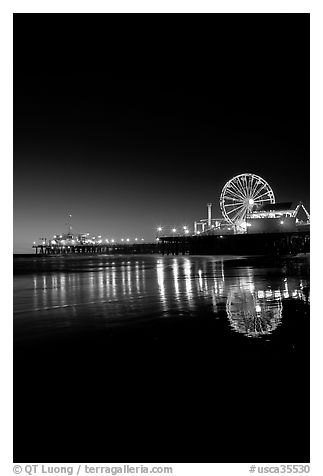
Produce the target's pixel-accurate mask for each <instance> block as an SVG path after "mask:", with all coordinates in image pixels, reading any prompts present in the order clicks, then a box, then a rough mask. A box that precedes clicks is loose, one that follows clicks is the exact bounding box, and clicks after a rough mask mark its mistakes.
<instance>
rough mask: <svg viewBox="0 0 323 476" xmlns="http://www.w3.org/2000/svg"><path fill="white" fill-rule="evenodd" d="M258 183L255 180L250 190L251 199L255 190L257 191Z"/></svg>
mask: <svg viewBox="0 0 323 476" xmlns="http://www.w3.org/2000/svg"><path fill="white" fill-rule="evenodd" d="M259 183H260V182H259V181H258V180H255V184H254V186H253V187H252V189H251V196H252V197H253V196H254V195H255V193H256V189H257V187H258V185H259Z"/></svg>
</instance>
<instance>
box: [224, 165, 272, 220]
mask: <svg viewBox="0 0 323 476" xmlns="http://www.w3.org/2000/svg"><path fill="white" fill-rule="evenodd" d="M266 203H275V195H274V192H273V191H272V189H271V187H270V185H269V184H268V183H267V182H266V180H264V179H263V178H261V177H259V175H255V174H240V175H236V176H235V177H233V178H232V179H230V180H229V181H228V182H227V183H226V184H225V185H224V187H223V189H222V192H221V197H220V207H221V211H222V215H223V216H224V218H225V219H226V220H227V221H228V222H229V223H232V224H235V225H238V226H239V225H242V224H243V223H245V220H246V216H247V215H248V213H251V212H252V210H253V209H254V208H260V207H261V206H262V205H264V204H266Z"/></svg>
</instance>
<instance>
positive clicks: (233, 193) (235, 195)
mask: <svg viewBox="0 0 323 476" xmlns="http://www.w3.org/2000/svg"><path fill="white" fill-rule="evenodd" d="M227 192H228V193H230V194H231V195H233V196H234V197H236V198H235V200H236V199H239V200H243V198H244V197H242V196H241V195H238V194H237V193H236V192H233V191H232V190H227ZM227 198H230V197H227Z"/></svg>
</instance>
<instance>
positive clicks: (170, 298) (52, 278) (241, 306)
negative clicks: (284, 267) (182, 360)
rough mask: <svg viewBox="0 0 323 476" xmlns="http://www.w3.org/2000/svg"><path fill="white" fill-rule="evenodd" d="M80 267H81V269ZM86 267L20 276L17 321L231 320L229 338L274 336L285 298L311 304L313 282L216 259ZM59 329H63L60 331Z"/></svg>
mask: <svg viewBox="0 0 323 476" xmlns="http://www.w3.org/2000/svg"><path fill="white" fill-rule="evenodd" d="M80 266H82V265H80ZM89 269H90V270H87V268H84V269H81V270H78V271H76V272H74V271H70V270H66V271H60V272H52V273H45V274H34V275H27V276H16V277H15V279H14V284H15V289H14V293H15V294H14V308H15V317H16V318H17V319H18V320H20V321H21V320H22V319H24V318H26V319H35V318H36V319H38V320H41V319H46V320H47V323H46V325H47V326H48V325H49V326H51V325H52V326H55V325H56V326H58V325H62V320H63V321H65V324H64V325H70V324H71V323H73V321H78V320H84V319H88V320H93V319H99V320H101V322H102V319H103V322H104V323H105V324H107V323H108V322H109V320H111V319H119V320H122V319H123V318H126V319H129V318H133V319H135V318H143V317H145V316H152V315H153V316H155V317H170V316H171V317H176V316H177V317H183V316H184V317H185V316H190V317H197V318H198V317H199V316H202V315H204V314H205V313H213V314H214V317H215V318H219V316H220V318H223V316H225V315H226V317H225V318H226V319H228V323H229V326H230V328H231V330H232V331H234V332H238V333H241V334H244V335H245V336H247V337H258V336H262V335H270V334H271V333H272V332H274V331H275V329H277V327H278V326H280V325H281V323H282V310H283V305H284V304H283V303H284V300H285V299H301V300H303V301H306V302H308V301H309V292H308V290H309V281H308V279H304V277H302V279H301V278H300V277H298V276H297V275H291V274H290V275H287V273H286V274H285V275H284V273H282V272H281V269H279V272H272V273H270V274H268V273H267V271H268V270H266V269H262V268H259V267H258V268H257V267H252V266H244V263H243V260H236V261H235V263H234V265H233V264H232V261H231V264H230V262H229V261H225V260H223V259H216V258H214V257H184V256H183V257H158V258H157V257H141V258H139V257H136V258H133V257H131V258H128V259H124V258H118V257H114V258H113V261H112V258H109V257H107V258H106V259H105V260H100V259H98V258H96V261H94V260H93V262H91V267H90V268H89ZM58 322H59V323H60V324H58Z"/></svg>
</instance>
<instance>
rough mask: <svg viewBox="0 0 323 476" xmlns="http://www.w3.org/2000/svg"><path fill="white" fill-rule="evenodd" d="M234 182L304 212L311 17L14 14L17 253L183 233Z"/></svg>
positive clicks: (217, 210) (306, 200)
mask: <svg viewBox="0 0 323 476" xmlns="http://www.w3.org/2000/svg"><path fill="white" fill-rule="evenodd" d="M243 172H252V173H255V174H258V175H260V176H261V177H263V178H264V179H265V180H267V181H268V182H269V184H270V185H271V187H272V188H273V190H274V193H275V195H276V201H293V202H298V201H300V200H302V201H303V202H304V204H305V206H306V207H307V208H308V209H309V205H310V204H309V15H307V14H264V15H256V14H251V15H249V14H240V15H220V14H209V15H204V14H199V15H190V14H172V15H170V14H169V15H168V14H159V15H158V14H155V15H150V14H143V15H141V14H132V15H127V14H120V15H118V14H99V15H95V14H76V15H75V14H67V15H63V14H47V15H41V14H36V15H34V14H15V15H14V252H16V253H26V252H32V249H31V245H32V242H33V241H37V240H38V238H39V237H51V236H52V235H53V234H55V233H62V232H66V231H67V226H66V222H67V215H68V213H72V215H73V219H72V225H73V231H74V232H90V233H91V234H93V236H94V235H99V234H100V235H102V236H103V237H107V238H114V239H116V240H117V239H120V238H121V237H124V238H127V237H129V238H132V239H133V238H135V237H138V238H142V237H143V238H145V240H146V241H150V240H152V239H154V237H155V230H156V227H157V226H158V225H162V226H164V227H165V230H167V229H168V230H169V229H170V228H172V227H173V226H177V227H179V226H182V225H188V226H189V227H190V228H191V229H192V223H193V221H194V220H196V219H200V218H205V217H206V204H207V203H208V202H212V203H213V204H214V207H213V216H216V215H217V216H220V215H221V214H220V208H219V197H220V193H221V189H222V187H223V185H224V184H225V183H226V181H227V180H229V179H230V178H231V177H232V176H234V175H236V174H239V173H243Z"/></svg>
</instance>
